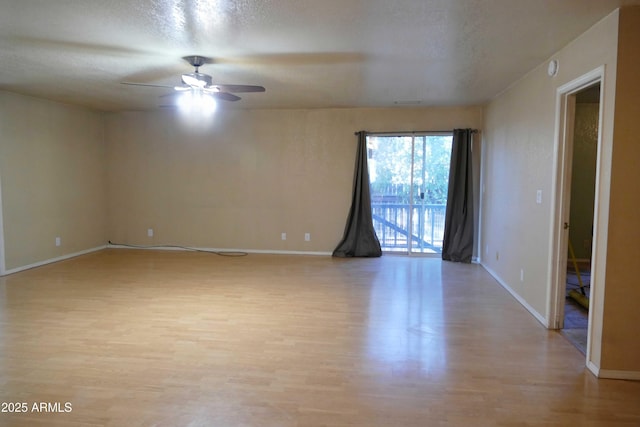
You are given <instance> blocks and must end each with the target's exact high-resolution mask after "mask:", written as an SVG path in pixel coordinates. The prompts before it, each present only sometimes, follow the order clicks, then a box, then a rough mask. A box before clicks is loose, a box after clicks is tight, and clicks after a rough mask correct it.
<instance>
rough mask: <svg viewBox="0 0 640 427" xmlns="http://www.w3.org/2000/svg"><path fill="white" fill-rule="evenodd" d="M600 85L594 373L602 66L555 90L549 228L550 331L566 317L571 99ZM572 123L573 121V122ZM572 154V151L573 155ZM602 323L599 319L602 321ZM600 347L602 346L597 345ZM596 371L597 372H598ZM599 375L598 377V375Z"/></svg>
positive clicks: (594, 281)
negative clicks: (588, 88)
mask: <svg viewBox="0 0 640 427" xmlns="http://www.w3.org/2000/svg"><path fill="white" fill-rule="evenodd" d="M597 83H600V111H599V114H598V122H599V126H598V143H597V150H598V154H597V163H596V190H595V195H594V196H595V202H594V212H593V215H594V218H593V228H594V239H593V242H592V265H591V277H592V281H591V287H592V289H591V290H592V292H591V296H590V306H591V307H592V308H591V309H590V310H589V322H588V331H587V348H586V363H587V366H588V367H589V369H590V370H591V371H592V372H594V368H595V365H593V364H591V366H590V365H589V364H590V361H591V348H592V345H593V344H594V343H593V333H594V332H593V313H594V310H593V307H594V306H595V305H596V304H597V300H596V292H594V288H595V287H599V286H604V283H598V280H597V279H596V278H597V276H596V273H597V271H598V270H599V269H600V268H604V266H601V265H599V262H598V257H597V251H598V250H600V246H601V245H604V244H606V242H601V241H597V236H598V232H597V230H598V229H599V227H600V226H601V225H600V222H601V221H600V220H599V217H600V215H599V211H598V208H597V207H598V206H599V205H600V203H599V202H600V190H599V188H600V181H601V162H602V154H601V150H602V144H603V127H604V102H605V99H604V83H605V66H604V65H601V66H599V67H598V68H595V69H593V70H591V71H589V72H588V73H586V74H583V75H582V76H580V77H578V78H576V79H574V80H572V81H570V82H568V83H565V84H564V85H562V86H560V87H558V88H557V89H556V109H555V126H554V132H555V137H554V147H553V150H554V152H553V170H554V172H555V173H554V175H553V177H552V185H551V188H552V196H551V212H550V213H551V219H552V221H551V227H550V229H549V237H550V238H549V258H548V263H549V267H550V268H549V276H548V279H547V280H548V283H547V307H546V310H547V316H548V323H549V325H550V326H549V328H552V329H558V328H560V327H561V326H562V323H563V316H564V300H565V279H566V277H565V275H566V265H567V249H566V248H567V245H568V240H569V233H568V231H567V230H566V229H564V222H565V221H566V222H567V223H568V222H569V218H568V215H569V197H570V195H569V193H570V191H571V189H570V183H571V176H570V171H571V166H572V165H571V161H572V158H571V157H569V155H570V154H572V150H573V148H572V144H573V135H572V132H573V129H567V125H568V121H569V119H571V118H570V117H569V114H571V113H572V111H571V108H570V107H571V105H569V102H568V101H570V97H571V96H572V95H575V94H576V93H577V92H579V91H580V90H582V89H585V88H586V87H589V86H593V85H594V84H597ZM571 120H573V119H571ZM570 151H571V152H570ZM601 321H602V320H601V319H600V322H601ZM595 344H596V345H598V346H600V345H601V343H600V342H597V343H595ZM596 371H597V369H596ZM596 376H597V375H596Z"/></svg>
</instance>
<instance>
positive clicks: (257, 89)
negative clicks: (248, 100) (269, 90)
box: [212, 85, 266, 93]
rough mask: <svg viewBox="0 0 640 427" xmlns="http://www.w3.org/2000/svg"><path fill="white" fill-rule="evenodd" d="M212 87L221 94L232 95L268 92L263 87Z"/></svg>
mask: <svg viewBox="0 0 640 427" xmlns="http://www.w3.org/2000/svg"><path fill="white" fill-rule="evenodd" d="M212 87H215V88H218V90H220V92H231V93H243V92H244V93H247V92H264V91H265V90H266V89H265V88H264V87H262V86H252V85H213V86H212Z"/></svg>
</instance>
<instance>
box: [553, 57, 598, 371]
mask: <svg viewBox="0 0 640 427" xmlns="http://www.w3.org/2000/svg"><path fill="white" fill-rule="evenodd" d="M603 80H604V67H600V68H598V69H596V70H594V71H592V72H590V73H588V74H586V75H584V76H582V77H580V78H578V79H576V80H574V81H572V82H570V83H568V84H566V85H564V86H562V87H560V88H558V92H557V110H556V113H557V118H558V127H557V130H558V139H557V146H556V149H557V158H556V162H557V163H556V171H557V175H556V177H557V179H556V183H557V184H556V195H555V212H556V214H555V215H556V216H555V225H554V247H553V251H552V254H551V256H552V258H551V259H552V260H553V263H552V283H551V286H552V292H551V295H552V299H551V307H550V320H551V327H553V328H555V329H560V330H561V333H562V334H563V335H564V336H565V337H567V339H568V340H569V341H570V342H572V343H573V344H574V345H575V346H576V347H577V348H578V349H579V350H580V351H582V352H583V353H584V354H585V356H586V359H587V361H589V360H590V342H591V331H592V324H591V319H592V318H593V310H590V308H591V307H592V306H593V304H592V296H593V292H592V290H593V288H594V287H595V286H597V285H598V284H597V283H595V281H594V280H592V278H593V277H595V274H593V273H594V272H595V271H596V269H597V263H596V262H594V260H595V259H596V257H594V255H595V253H596V251H597V248H598V242H597V239H596V238H595V236H596V235H595V234H594V230H596V229H597V226H598V224H597V223H598V218H597V215H595V214H594V212H595V211H594V209H595V207H596V206H597V203H598V197H599V196H598V191H597V187H598V180H599V168H598V164H599V159H600V149H601V141H602V129H601V123H602V114H603V108H602V102H601V99H602V81H603Z"/></svg>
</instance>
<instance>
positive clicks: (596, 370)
mask: <svg viewBox="0 0 640 427" xmlns="http://www.w3.org/2000/svg"><path fill="white" fill-rule="evenodd" d="M587 369H589V371H591V373H592V374H593V375H595V376H596V378H597V377H598V376H599V375H600V368H599V367H598V366H596V365H595V364H594V363H593V362H592V361H590V360H587Z"/></svg>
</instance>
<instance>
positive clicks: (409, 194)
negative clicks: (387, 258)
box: [367, 132, 453, 255]
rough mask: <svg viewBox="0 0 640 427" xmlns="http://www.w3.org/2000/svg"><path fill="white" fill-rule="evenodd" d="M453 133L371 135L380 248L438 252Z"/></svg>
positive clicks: (371, 175) (374, 208)
mask: <svg viewBox="0 0 640 427" xmlns="http://www.w3.org/2000/svg"><path fill="white" fill-rule="evenodd" d="M452 142H453V135H452V133H451V132H438V133H435V132H434V133H410V134H369V135H367V154H368V164H369V182H370V185H371V211H372V216H373V225H374V228H375V231H376V235H377V236H378V240H379V241H380V246H381V248H382V250H383V251H384V252H392V253H404V254H423V255H424V254H440V253H442V240H443V236H444V218H445V211H446V203H447V192H448V186H449V165H450V161H451V145H452Z"/></svg>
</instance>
